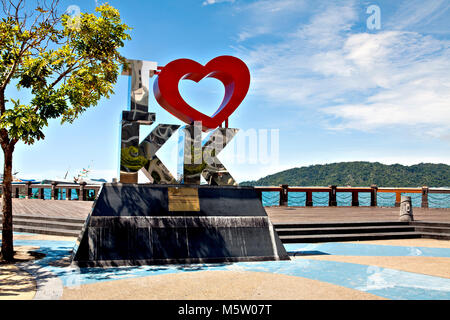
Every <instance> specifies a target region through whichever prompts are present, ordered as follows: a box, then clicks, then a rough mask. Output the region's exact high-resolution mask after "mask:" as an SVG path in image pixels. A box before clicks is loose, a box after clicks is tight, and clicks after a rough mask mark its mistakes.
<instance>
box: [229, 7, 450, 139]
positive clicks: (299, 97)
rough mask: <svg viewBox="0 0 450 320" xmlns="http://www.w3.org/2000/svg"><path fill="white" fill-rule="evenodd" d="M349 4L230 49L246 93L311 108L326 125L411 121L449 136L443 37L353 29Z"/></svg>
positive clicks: (369, 126) (449, 44)
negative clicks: (244, 67)
mask: <svg viewBox="0 0 450 320" xmlns="http://www.w3.org/2000/svg"><path fill="white" fill-rule="evenodd" d="M357 10H358V9H357V8H356V7H355V6H354V5H353V4H351V3H350V4H347V5H342V6H339V7H336V6H333V5H331V6H328V7H326V8H325V10H324V11H321V12H318V13H317V14H315V15H313V16H312V17H311V19H310V20H309V22H308V23H306V24H304V23H303V24H299V25H298V26H297V28H296V30H295V31H294V32H291V33H289V34H286V35H285V36H284V37H283V39H282V41H278V42H276V43H265V44H259V45H256V46H253V47H245V46H244V45H241V47H239V48H237V50H238V51H239V55H240V56H242V57H243V59H244V61H246V62H247V63H248V64H249V65H250V70H251V71H252V90H251V92H252V93H253V94H256V95H259V96H262V97H264V98H266V99H269V100H270V101H271V102H272V105H283V106H286V105H290V106H293V107H298V108H310V109H311V110H312V112H314V111H315V110H319V111H320V112H319V113H318V117H322V116H324V117H325V118H327V119H328V121H329V127H330V128H332V129H357V130H364V131H366V130H373V129H378V128H383V127H389V126H394V127H398V126H403V127H417V128H420V129H421V131H420V132H421V133H426V134H428V135H430V136H432V137H445V136H448V135H449V134H450V73H449V72H448V70H450V41H448V40H441V39H436V38H433V37H432V36H427V35H422V34H420V33H417V32H410V31H399V30H391V31H389V30H386V31H385V30H383V31H379V32H377V33H361V32H358V33H355V32H352V31H351V28H352V26H354V25H355V24H356V23H358V22H359V23H361V21H358V14H357Z"/></svg>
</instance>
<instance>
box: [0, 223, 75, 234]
mask: <svg viewBox="0 0 450 320" xmlns="http://www.w3.org/2000/svg"><path fill="white" fill-rule="evenodd" d="M0 229H1V228H0ZM13 231H15V232H27V233H37V234H48V235H55V236H66V237H78V236H79V234H80V230H65V229H56V228H52V229H49V228H42V227H33V226H17V225H15V226H13Z"/></svg>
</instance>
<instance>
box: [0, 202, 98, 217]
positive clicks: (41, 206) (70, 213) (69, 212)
mask: <svg viewBox="0 0 450 320" xmlns="http://www.w3.org/2000/svg"><path fill="white" fill-rule="evenodd" d="M93 203H94V202H93V201H67V200H41V199H13V217H14V215H33V216H47V217H63V218H81V219H85V218H86V217H87V215H88V214H89V212H90V210H91V207H92V204H93ZM0 207H1V204H0Z"/></svg>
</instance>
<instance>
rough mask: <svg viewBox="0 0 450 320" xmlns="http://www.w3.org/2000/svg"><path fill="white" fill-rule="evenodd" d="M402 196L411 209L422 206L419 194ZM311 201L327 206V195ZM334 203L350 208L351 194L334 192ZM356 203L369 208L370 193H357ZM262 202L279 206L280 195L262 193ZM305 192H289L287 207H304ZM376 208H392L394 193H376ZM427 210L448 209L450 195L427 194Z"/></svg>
mask: <svg viewBox="0 0 450 320" xmlns="http://www.w3.org/2000/svg"><path fill="white" fill-rule="evenodd" d="M402 195H404V196H410V197H411V202H412V205H413V207H421V206H422V194H421V193H402ZM312 200H313V206H314V207H326V206H328V201H329V193H328V192H313V193H312ZM336 201H337V205H338V206H343V207H346V206H351V205H352V194H351V193H350V192H336ZM358 201H359V206H360V207H368V206H370V193H369V192H360V193H358ZM262 202H263V205H264V206H265V207H267V206H278V205H279V204H280V193H279V192H276V191H267V192H266V191H265V192H263V193H262ZM305 205H306V192H289V193H288V206H305ZM377 206H378V207H394V206H395V193H394V192H392V193H390V192H383V193H381V192H380V193H377ZM428 207H429V208H450V194H445V193H429V194H428Z"/></svg>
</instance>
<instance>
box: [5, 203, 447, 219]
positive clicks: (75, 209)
mask: <svg viewBox="0 0 450 320" xmlns="http://www.w3.org/2000/svg"><path fill="white" fill-rule="evenodd" d="M92 204H93V201H66V200H40V199H30V200H27V199H13V215H35V216H48V217H67V218H81V219H84V218H86V217H87V215H88V214H89V212H90V210H91V207H92ZM399 210H400V209H399V208H373V207H266V212H267V214H268V215H269V217H270V219H271V221H272V222H273V223H283V222H297V223H307V222H358V221H361V222H362V221H397V220H398V216H399ZM413 213H414V219H415V220H420V221H442V222H450V209H422V208H413Z"/></svg>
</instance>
